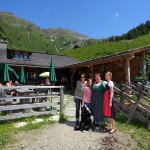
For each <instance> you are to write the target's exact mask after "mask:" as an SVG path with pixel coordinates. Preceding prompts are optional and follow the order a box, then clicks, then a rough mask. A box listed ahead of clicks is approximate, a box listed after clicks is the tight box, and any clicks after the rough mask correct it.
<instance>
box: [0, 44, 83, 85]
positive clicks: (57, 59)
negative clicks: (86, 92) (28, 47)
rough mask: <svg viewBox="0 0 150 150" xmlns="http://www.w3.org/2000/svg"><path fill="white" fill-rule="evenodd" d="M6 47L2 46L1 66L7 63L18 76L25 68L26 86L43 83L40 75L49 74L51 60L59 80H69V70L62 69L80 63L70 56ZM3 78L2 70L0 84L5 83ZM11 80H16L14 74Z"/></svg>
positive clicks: (0, 54)
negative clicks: (64, 77) (62, 78)
mask: <svg viewBox="0 0 150 150" xmlns="http://www.w3.org/2000/svg"><path fill="white" fill-rule="evenodd" d="M1 44H3V45H4V44H6V43H4V42H3V43H1ZM5 47H6V46H1V49H0V65H2V64H5V63H7V64H8V65H9V66H10V67H11V68H13V69H14V70H15V71H16V73H17V75H18V76H20V74H21V67H22V66H24V71H25V78H26V84H39V83H40V82H41V78H40V77H39V74H41V73H42V72H47V71H48V72H49V69H50V60H51V58H53V60H54V66H55V71H56V78H57V80H60V78H61V76H64V75H65V76H66V77H67V78H69V77H68V76H67V75H68V74H67V73H66V70H68V69H65V70H61V69H60V68H62V67H65V66H68V65H72V64H75V63H79V62H80V61H79V60H77V59H75V58H73V57H70V56H61V55H50V54H46V53H39V52H28V51H21V50H11V49H7V48H5ZM69 76H70V75H69ZM3 78H4V70H3V69H0V82H3ZM10 79H11V80H13V81H15V80H16V78H15V76H13V74H12V75H11V77H10Z"/></svg>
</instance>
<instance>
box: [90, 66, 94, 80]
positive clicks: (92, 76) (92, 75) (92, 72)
mask: <svg viewBox="0 0 150 150" xmlns="http://www.w3.org/2000/svg"><path fill="white" fill-rule="evenodd" d="M90 68H91V78H92V79H93V78H94V71H93V65H91V67H90Z"/></svg>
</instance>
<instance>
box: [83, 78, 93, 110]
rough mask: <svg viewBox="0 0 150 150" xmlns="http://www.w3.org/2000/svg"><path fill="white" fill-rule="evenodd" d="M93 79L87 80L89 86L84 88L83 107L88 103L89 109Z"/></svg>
mask: <svg viewBox="0 0 150 150" xmlns="http://www.w3.org/2000/svg"><path fill="white" fill-rule="evenodd" d="M91 87H92V79H90V78H89V79H88V80H87V86H86V87H85V89H84V94H83V99H82V107H83V106H84V105H86V106H87V107H88V108H89V109H90V108H91V95H92V89H91Z"/></svg>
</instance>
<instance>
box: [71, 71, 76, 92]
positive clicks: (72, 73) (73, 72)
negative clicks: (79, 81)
mask: <svg viewBox="0 0 150 150" xmlns="http://www.w3.org/2000/svg"><path fill="white" fill-rule="evenodd" d="M76 70H77V68H71V88H72V89H74V87H73V76H74V74H75V72H76Z"/></svg>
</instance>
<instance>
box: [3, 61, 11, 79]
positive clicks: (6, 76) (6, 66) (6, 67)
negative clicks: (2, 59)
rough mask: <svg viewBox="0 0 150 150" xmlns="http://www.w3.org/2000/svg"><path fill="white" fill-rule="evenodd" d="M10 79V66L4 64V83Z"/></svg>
mask: <svg viewBox="0 0 150 150" xmlns="http://www.w3.org/2000/svg"><path fill="white" fill-rule="evenodd" d="M9 80H10V78H9V73H8V65H7V64H4V81H6V82H7V81H9Z"/></svg>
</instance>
